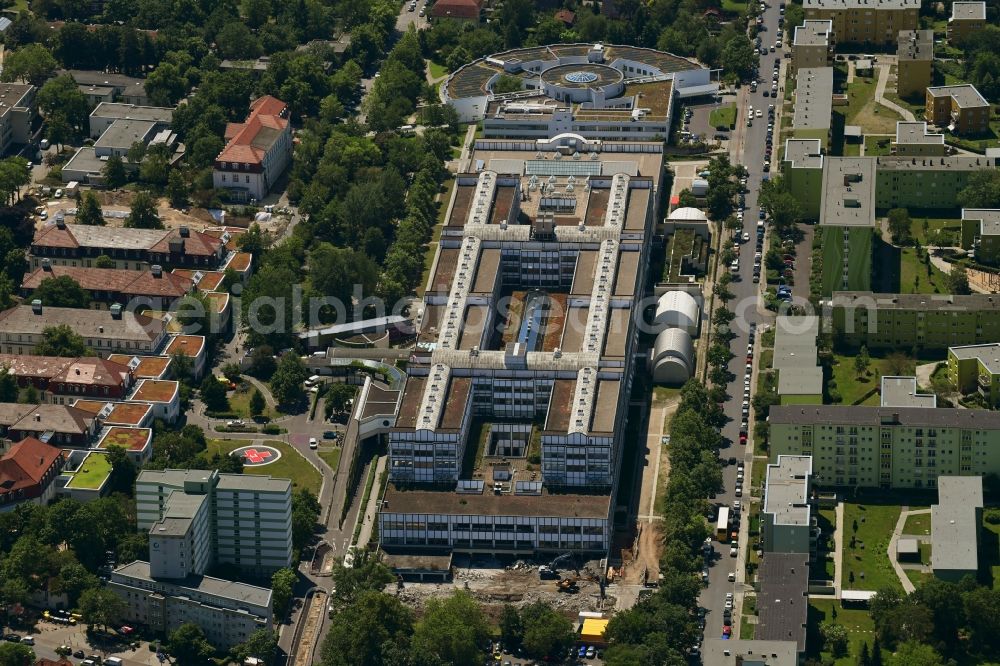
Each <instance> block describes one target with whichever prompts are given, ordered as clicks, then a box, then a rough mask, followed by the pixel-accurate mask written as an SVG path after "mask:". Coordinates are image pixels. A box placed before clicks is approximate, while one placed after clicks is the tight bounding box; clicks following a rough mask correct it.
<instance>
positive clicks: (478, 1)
mask: <svg viewBox="0 0 1000 666" xmlns="http://www.w3.org/2000/svg"><path fill="white" fill-rule="evenodd" d="M482 11H483V1H482V0H437V2H435V3H434V6H433V7H431V16H433V17H434V18H436V19H453V20H456V21H475V22H476V23H478V22H479V16H480V14H481V12H482Z"/></svg>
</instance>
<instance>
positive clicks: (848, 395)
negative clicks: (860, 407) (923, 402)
mask: <svg viewBox="0 0 1000 666" xmlns="http://www.w3.org/2000/svg"><path fill="white" fill-rule="evenodd" d="M907 363H908V367H907V369H906V372H904V373H903V374H904V375H906V374H913V373H914V371H915V368H916V363H914V362H913V361H908V362H907ZM894 374H896V373H895V372H894V370H893V369H891V368H890V363H889V361H888V360H887V359H884V358H877V357H874V356H872V357H871V362H870V363H869V365H868V372H867V373H866V374H865V375H863V376H861V377H859V376H858V373H857V371H856V370H855V369H854V356H842V355H840V354H834V355H833V379H834V380H835V381H836V382H837V392H839V393H840V403H841V404H844V405H853V404H854V403H855V402H857V401H859V400H861V398H862V396H864V395H865V394H866V393H868V391H870V390H872V389H877V388H878V387H879V378H880V377H882V376H885V375H890V376H892V375H894Z"/></svg>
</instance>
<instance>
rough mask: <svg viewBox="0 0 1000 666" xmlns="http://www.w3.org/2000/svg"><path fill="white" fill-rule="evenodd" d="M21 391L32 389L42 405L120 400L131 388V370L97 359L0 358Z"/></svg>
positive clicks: (124, 366)
mask: <svg viewBox="0 0 1000 666" xmlns="http://www.w3.org/2000/svg"><path fill="white" fill-rule="evenodd" d="M2 368H6V371H7V372H10V373H11V374H12V375H14V377H16V378H17V384H18V386H19V387H21V388H27V387H28V386H33V387H34V388H35V389H36V390H37V391H38V395H39V399H40V400H41V401H42V402H48V403H52V404H57V405H62V404H69V403H71V402H73V401H74V400H76V399H78V398H80V397H93V398H103V399H104V400H120V399H122V398H123V397H124V396H125V393H126V392H127V391H128V389H129V387H131V385H132V381H133V379H132V377H133V375H132V370H131V369H130V368H129V367H128V365H123V364H121V363H117V362H114V361H110V360H104V359H102V358H99V357H97V356H82V357H79V358H64V357H61V356H33V355H30V354H25V355H22V354H0V369H2Z"/></svg>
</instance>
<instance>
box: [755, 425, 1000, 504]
mask: <svg viewBox="0 0 1000 666" xmlns="http://www.w3.org/2000/svg"><path fill="white" fill-rule="evenodd" d="M769 421H770V424H771V439H770V442H769V445H770V454H771V462H772V463H777V462H778V461H779V456H787V455H796V456H802V455H805V456H809V455H811V456H812V457H813V467H812V469H813V474H814V475H815V477H814V478H815V481H816V483H817V484H819V485H837V486H855V487H856V486H861V487H869V488H875V487H878V488H935V487H937V479H938V476H941V475H947V476H957V475H966V476H968V475H976V476H984V475H986V474H991V473H993V474H995V473H998V472H1000V413H997V412H992V411H985V410H974V409H969V410H964V411H963V414H962V418H960V419H959V418H956V415H955V410H953V409H947V408H928V407H868V406H862V405H858V406H853V405H788V406H785V405H782V406H776V407H772V408H771V413H770V417H769Z"/></svg>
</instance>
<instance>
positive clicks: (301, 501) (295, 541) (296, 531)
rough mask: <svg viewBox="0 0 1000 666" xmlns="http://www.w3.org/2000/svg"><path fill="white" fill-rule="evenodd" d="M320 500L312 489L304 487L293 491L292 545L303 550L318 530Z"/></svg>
mask: <svg viewBox="0 0 1000 666" xmlns="http://www.w3.org/2000/svg"><path fill="white" fill-rule="evenodd" d="M321 508H322V507H320V504H319V500H318V499H316V495H314V494H313V493H312V491H310V490H308V489H306V488H302V489H299V490H296V491H295V492H294V493H292V547H293V548H294V549H295V550H298V551H301V550H302V549H303V548H305V547H306V545H307V544H308V543H309V540H310V539H311V538H312V536H313V534H314V533H315V532H316V523H317V521H318V520H319V514H320V510H321Z"/></svg>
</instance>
